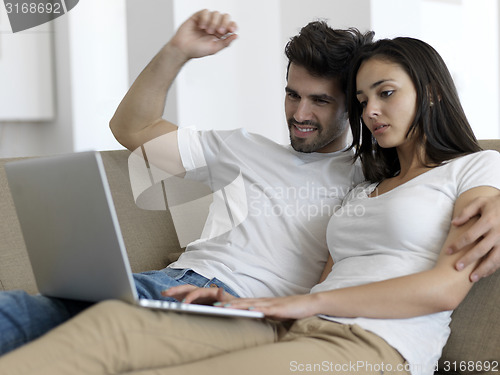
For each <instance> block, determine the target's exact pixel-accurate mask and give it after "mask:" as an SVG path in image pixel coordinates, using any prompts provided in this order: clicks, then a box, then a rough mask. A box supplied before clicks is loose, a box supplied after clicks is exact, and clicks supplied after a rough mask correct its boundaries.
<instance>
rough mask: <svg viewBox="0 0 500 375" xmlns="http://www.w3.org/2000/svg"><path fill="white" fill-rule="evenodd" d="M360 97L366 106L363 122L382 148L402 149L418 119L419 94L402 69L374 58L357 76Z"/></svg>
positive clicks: (392, 63)
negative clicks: (415, 119) (416, 113)
mask: <svg viewBox="0 0 500 375" xmlns="http://www.w3.org/2000/svg"><path fill="white" fill-rule="evenodd" d="M356 96H357V98H358V101H359V102H360V103H361V105H362V106H363V116H362V117H363V121H364V122H365V124H366V126H367V127H368V129H369V130H370V131H371V133H372V134H373V136H374V137H375V139H376V140H377V142H378V144H379V145H380V146H381V147H384V148H389V147H399V146H402V145H404V144H406V143H407V142H408V139H407V137H406V134H407V133H408V130H409V128H410V125H411V124H412V122H413V119H414V118H415V112H416V107H417V91H416V90H415V86H414V85H413V82H412V80H411V79H410V76H409V75H408V74H407V73H406V71H405V70H404V69H403V68H402V67H401V66H400V65H399V64H396V63H394V62H391V61H389V60H385V59H382V58H378V57H373V58H370V59H368V60H365V61H364V62H363V63H362V64H361V66H360V68H359V70H358V74H357V76H356Z"/></svg>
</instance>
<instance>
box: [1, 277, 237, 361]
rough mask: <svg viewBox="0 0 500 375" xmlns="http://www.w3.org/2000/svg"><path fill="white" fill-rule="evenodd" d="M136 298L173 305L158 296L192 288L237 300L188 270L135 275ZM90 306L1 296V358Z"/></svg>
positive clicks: (217, 283) (215, 283)
mask: <svg viewBox="0 0 500 375" xmlns="http://www.w3.org/2000/svg"><path fill="white" fill-rule="evenodd" d="M134 280H135V284H136V287H137V292H138V294H139V298H151V299H163V300H171V301H175V300H174V299H173V298H166V297H163V296H162V295H161V292H162V291H163V290H165V289H168V288H170V287H173V286H176V285H183V284H191V285H195V286H198V287H202V288H204V287H211V286H217V287H221V288H223V289H224V290H225V291H226V292H228V293H230V294H232V295H234V296H236V297H237V296H238V295H237V294H236V293H235V292H234V291H233V290H231V289H230V288H229V287H227V286H225V285H224V284H223V283H222V282H221V281H219V280H217V279H212V280H209V279H207V278H206V277H203V276H201V275H199V274H197V273H196V272H194V271H192V270H189V269H172V268H165V269H163V270H161V271H148V272H144V273H137V274H134ZM90 305H91V303H88V302H81V301H73V300H64V299H58V298H51V297H45V296H42V295H36V296H32V295H29V294H28V293H26V292H24V291H7V292H0V355H2V354H5V353H7V352H9V351H11V350H13V349H15V348H17V347H19V346H21V345H23V344H26V343H28V342H30V341H32V340H34V339H36V338H38V337H40V336H41V335H43V334H44V333H46V332H48V331H50V330H51V329H53V328H55V327H56V326H58V325H59V324H62V323H64V322H65V321H66V320H68V319H70V318H72V317H73V316H75V315H76V314H78V313H79V312H81V311H82V310H84V309H86V308H87V307H89V306H90Z"/></svg>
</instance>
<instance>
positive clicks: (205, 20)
mask: <svg viewBox="0 0 500 375" xmlns="http://www.w3.org/2000/svg"><path fill="white" fill-rule="evenodd" d="M236 29H237V26H236V23H235V22H234V21H231V18H230V16H229V15H228V14H221V13H219V12H211V11H208V10H206V9H205V10H201V11H199V12H197V13H195V14H193V15H192V16H191V17H190V18H189V19H187V20H186V21H185V22H184V23H183V24H182V25H181V26H180V27H179V29H178V30H177V32H176V33H175V35H174V36H173V37H172V39H171V40H170V42H169V44H170V46H171V47H173V48H175V49H176V50H177V52H178V54H179V57H181V58H182V59H183V60H184V61H188V60H189V59H193V58H199V57H204V56H208V55H213V54H215V53H217V52H219V51H220V50H222V49H224V48H226V47H228V46H229V45H230V44H231V43H232V42H233V41H234V40H235V39H236V38H237V35H236V34H235V32H236Z"/></svg>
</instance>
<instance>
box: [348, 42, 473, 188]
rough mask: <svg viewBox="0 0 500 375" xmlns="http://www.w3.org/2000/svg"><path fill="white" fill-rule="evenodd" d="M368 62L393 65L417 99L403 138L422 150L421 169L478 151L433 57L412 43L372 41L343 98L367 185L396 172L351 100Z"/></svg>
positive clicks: (389, 153)
mask: <svg viewBox="0 0 500 375" xmlns="http://www.w3.org/2000/svg"><path fill="white" fill-rule="evenodd" d="M371 58H377V59H382V60H386V61H389V62H392V63H396V64H398V65H399V66H401V67H402V68H403V69H404V70H405V71H406V73H407V74H408V75H409V77H410V78H411V80H412V82H413V85H414V86H415V90H416V94H417V108H416V112H415V118H414V119H413V123H412V124H411V126H410V129H409V130H408V133H407V136H409V135H415V136H417V137H418V139H419V140H420V142H421V144H422V145H423V146H424V151H425V156H424V158H425V160H422V162H423V163H424V164H425V165H427V166H436V165H439V164H441V163H443V162H445V161H447V160H451V159H453V158H456V157H458V156H462V155H466V154H469V153H473V152H476V151H480V150H481V148H480V147H479V145H478V142H477V139H476V137H475V136H474V132H473V131H472V128H471V126H470V124H469V122H468V120H467V117H466V115H465V112H464V110H463V108H462V105H461V104H460V99H459V96H458V93H457V90H456V87H455V84H454V82H453V79H452V77H451V74H450V72H449V71H448V68H447V67H446V64H445V62H444V61H443V59H442V58H441V56H440V55H439V53H438V52H437V51H436V50H435V49H434V48H433V47H431V46H430V45H429V44H427V43H425V42H423V41H421V40H418V39H414V38H403V37H400V38H394V39H382V40H378V41H376V42H374V43H372V44H371V45H365V46H363V47H362V48H361V49H360V50H359V54H358V56H357V57H356V58H355V59H354V61H353V64H352V69H351V72H350V76H349V82H348V94H347V106H348V112H349V122H350V124H351V130H352V134H353V144H352V147H354V149H355V151H356V156H357V157H360V158H361V161H362V163H363V171H364V173H365V177H366V178H367V179H368V180H370V181H381V180H382V179H384V178H389V177H392V176H394V174H396V173H397V172H398V171H399V169H400V165H399V159H398V156H397V153H396V150H395V149H394V148H386V149H384V148H382V147H380V146H379V145H378V144H377V143H376V142H375V141H374V138H373V137H372V134H371V132H370V130H368V129H367V127H366V126H365V125H364V122H363V119H362V114H363V107H362V106H361V104H360V103H359V102H358V100H357V98H356V91H357V89H356V75H357V73H358V71H359V68H360V66H361V64H362V63H363V62H364V61H366V60H369V59H371Z"/></svg>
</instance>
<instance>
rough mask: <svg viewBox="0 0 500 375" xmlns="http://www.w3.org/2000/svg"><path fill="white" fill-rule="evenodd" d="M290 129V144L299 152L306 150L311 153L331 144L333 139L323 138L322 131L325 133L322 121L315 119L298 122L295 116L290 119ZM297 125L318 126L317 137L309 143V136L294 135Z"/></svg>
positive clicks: (305, 151)
mask: <svg viewBox="0 0 500 375" xmlns="http://www.w3.org/2000/svg"><path fill="white" fill-rule="evenodd" d="M287 122H288V131H289V133H290V144H291V145H292V147H293V149H294V150H295V151H298V152H304V153H311V152H316V151H317V150H319V149H321V148H322V147H324V146H326V145H327V144H329V143H330V142H331V141H332V140H331V139H323V138H322V133H323V126H321V124H320V123H318V122H314V121H303V122H298V121H295V120H294V119H293V118H290V119H288V121H287ZM295 125H306V126H307V125H309V126H312V127H314V128H316V132H317V133H316V135H315V137H314V138H315V139H314V140H313V142H311V143H307V142H308V141H309V138H297V137H294V136H293V133H292V132H293V128H294V126H295Z"/></svg>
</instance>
